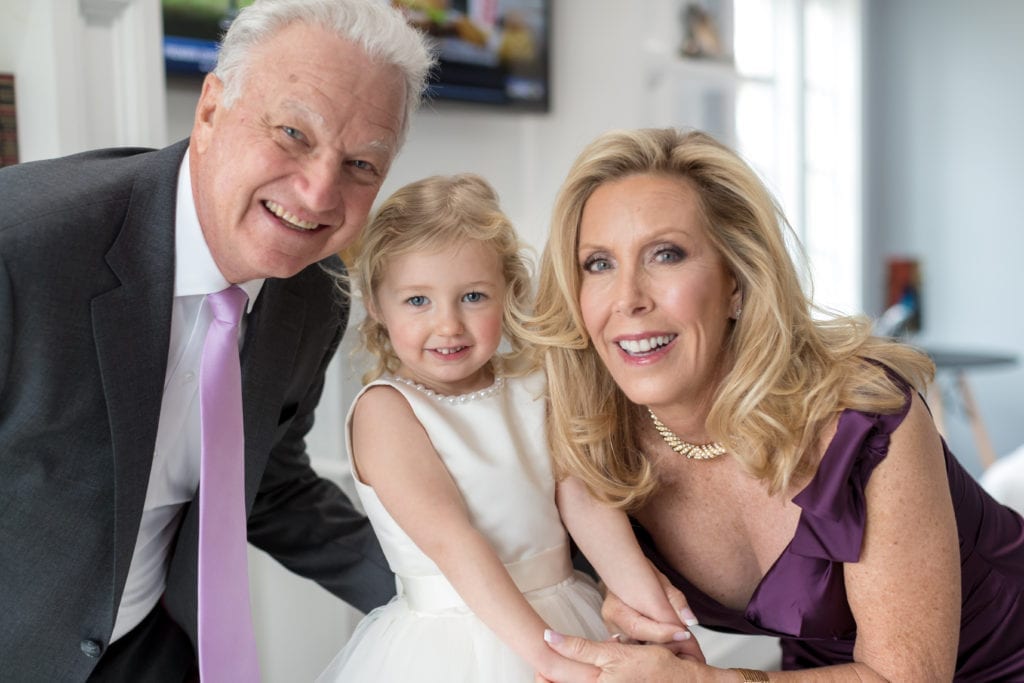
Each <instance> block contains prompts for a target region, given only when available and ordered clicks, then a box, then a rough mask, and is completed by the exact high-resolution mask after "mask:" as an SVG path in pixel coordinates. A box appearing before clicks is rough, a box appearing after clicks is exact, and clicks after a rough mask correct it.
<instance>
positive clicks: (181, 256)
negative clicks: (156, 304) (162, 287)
mask: <svg viewBox="0 0 1024 683" xmlns="http://www.w3.org/2000/svg"><path fill="white" fill-rule="evenodd" d="M177 196H178V199H177V207H176V208H177V210H176V212H175V219H174V296H175V297H179V296H193V295H203V296H205V295H207V294H212V293H214V292H219V291H221V290H222V289H227V288H228V287H230V286H231V283H230V282H228V281H227V280H226V279H225V278H224V276H223V275H221V272H220V270H219V269H218V268H217V264H216V263H215V262H214V260H213V255H212V254H211V253H210V247H209V246H208V245H207V244H206V238H204V237H203V229H202V228H201V227H200V226H199V215H198V214H197V213H196V203H195V198H194V196H193V195H192V177H191V175H190V172H189V160H188V150H187V149H186V150H185V157H184V158H183V159H182V160H181V167H180V169H179V170H178V195H177ZM264 281H265V280H264V279H263V278H257V279H255V280H249V281H248V282H239V283H237V284H238V286H239V287H241V288H242V289H243V290H245V293H246V294H247V295H248V296H249V301H248V303H247V304H246V313H249V312H251V311H252V307H253V305H255V303H256V297H258V296H259V295H260V292H261V291H262V290H263V283H264Z"/></svg>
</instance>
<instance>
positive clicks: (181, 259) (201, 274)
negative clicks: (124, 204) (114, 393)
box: [110, 151, 263, 642]
mask: <svg viewBox="0 0 1024 683" xmlns="http://www.w3.org/2000/svg"><path fill="white" fill-rule="evenodd" d="M174 242H175V247H174V249H175V250H174V255H175V258H174V306H173V310H172V312H171V338H170V348H169V349H168V353H167V375H166V377H165V379H164V394H163V400H162V402H161V404H160V423H159V426H158V427H157V434H156V449H155V450H154V452H153V468H152V470H151V471H150V474H149V487H148V488H147V489H146V502H145V506H144V508H143V512H142V524H141V525H140V527H139V536H138V539H137V540H136V543H135V552H134V554H133V555H132V563H131V566H130V567H129V569H128V581H127V583H126V584H125V588H124V594H123V595H122V596H121V605H120V607H119V608H118V611H117V617H116V619H115V620H114V631H113V634H112V635H111V637H110V641H111V642H113V641H115V640H117V639H118V638H120V637H121V636H122V635H124V634H125V633H127V632H128V631H130V630H132V629H133V628H135V626H137V625H138V624H139V622H141V621H142V620H143V618H145V616H146V615H147V614H149V612H150V611H151V610H152V609H153V607H154V606H155V605H156V603H157V601H158V600H159V599H160V596H161V595H163V592H164V587H165V585H166V579H167V565H168V558H169V551H170V546H171V543H172V541H173V540H174V535H175V533H176V532H177V530H178V525H179V524H180V521H181V516H182V515H181V512H182V508H183V506H184V504H185V503H188V502H189V501H191V500H192V499H193V498H195V496H196V492H197V490H198V488H199V455H200V434H199V361H200V358H201V356H202V351H203V342H204V341H205V339H206V331H207V329H208V328H209V326H210V320H211V317H212V316H211V314H210V311H209V308H208V307H207V306H206V305H205V302H204V298H205V296H206V295H207V294H211V293H213V292H219V291H220V290H222V289H225V288H227V287H228V286H230V284H231V283H229V282H228V281H227V280H225V279H224V276H223V275H221V273H220V271H219V270H218V269H217V265H216V264H215V263H214V260H213V256H212V255H211V254H210V249H209V247H207V245H206V240H205V239H204V238H203V232H202V229H201V228H200V226H199V217H198V216H197V215H196V209H195V202H194V200H193V196H192V182H191V179H190V177H189V156H188V152H187V151H186V152H185V158H184V159H183V160H182V162H181V168H180V169H179V171H178V193H177V207H176V214H175V225H174ZM239 286H240V287H241V288H242V289H244V290H245V293H246V294H248V295H249V302H248V307H247V309H246V312H247V313H248V312H249V311H251V310H252V306H253V304H254V303H255V301H256V297H258V296H259V293H260V290H261V289H262V288H263V280H262V279H260V280H252V281H250V282H245V283H240V284H239ZM244 326H245V317H244V316H243V319H242V324H241V325H240V326H239V340H240V341H241V339H242V338H244V329H245V327H244Z"/></svg>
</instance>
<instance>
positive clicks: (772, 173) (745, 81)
mask: <svg viewBox="0 0 1024 683" xmlns="http://www.w3.org/2000/svg"><path fill="white" fill-rule="evenodd" d="M861 12H862V9H861V0H734V6H733V21H734V34H733V41H734V49H735V57H736V69H737V71H738V73H739V80H738V86H737V94H736V147H737V149H738V151H739V152H740V153H741V154H743V156H744V157H745V158H746V159H747V160H748V161H750V162H751V164H752V165H753V166H754V167H755V168H756V169H757V170H758V172H759V173H760V174H761V175H762V177H763V178H764V179H765V181H766V182H767V184H768V186H769V187H770V189H771V190H772V191H773V192H774V193H775V195H776V197H777V198H778V200H779V202H780V204H781V205H782V208H783V211H784V212H785V213H786V216H787V217H788V218H789V221H790V223H791V224H792V226H793V229H794V231H795V232H796V234H797V235H798V236H799V237H800V240H801V241H802V242H803V245H804V248H805V250H806V252H807V256H808V260H809V263H810V268H811V272H810V275H811V277H812V279H813V283H814V292H813V294H814V299H815V301H816V302H817V303H818V304H820V305H822V306H824V307H827V308H830V309H834V310H837V311H840V312H843V313H859V312H861V311H862V310H863V286H862V275H861V273H862V267H861V258H862V256H861V253H862V247H861V244H862V239H861V233H862V215H861V164H862V162H861V140H862V133H861V130H862V126H861V33H862V25H863V19H862V15H861ZM769 27H770V28H769Z"/></svg>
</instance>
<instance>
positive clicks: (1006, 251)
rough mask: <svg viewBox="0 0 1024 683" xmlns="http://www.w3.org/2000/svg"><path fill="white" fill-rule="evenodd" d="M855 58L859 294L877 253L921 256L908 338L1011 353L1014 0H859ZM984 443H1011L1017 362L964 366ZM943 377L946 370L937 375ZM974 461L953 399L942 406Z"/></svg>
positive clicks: (1016, 268) (1023, 146)
mask: <svg viewBox="0 0 1024 683" xmlns="http://www.w3.org/2000/svg"><path fill="white" fill-rule="evenodd" d="M868 31H869V33H868V42H867V45H866V53H867V55H868V65H867V69H866V78H867V87H866V92H867V94H868V100H869V101H868V104H867V116H868V121H867V135H866V140H867V143H866V144H867V150H866V169H867V178H866V182H865V187H866V188H867V191H868V206H867V210H866V212H865V216H866V219H867V224H868V225H869V230H870V234H869V242H868V245H867V248H866V250H865V253H866V255H867V262H866V263H865V270H866V275H865V282H869V283H871V282H874V283H879V284H878V286H877V287H876V288H875V289H874V290H872V291H869V292H868V293H867V295H868V297H869V298H868V299H867V300H868V301H869V302H871V303H873V304H874V305H873V306H869V310H872V308H873V309H874V310H876V311H877V310H878V308H879V307H880V305H881V297H882V285H881V283H882V282H884V279H883V278H884V274H883V272H882V270H881V268H880V264H882V263H883V261H884V257H885V256H886V255H888V254H909V255H914V256H917V257H918V258H919V259H920V260H921V263H922V266H923V291H924V330H923V334H922V335H921V337H920V341H921V342H922V343H930V344H934V345H936V346H940V345H941V346H951V347H962V348H979V349H990V350H996V351H1006V352H1010V353H1015V354H1017V355H1018V357H1020V358H1021V359H1022V361H1024V317H1022V315H1021V311H1022V307H1021V304H1020V297H1021V294H1022V293H1024V274H1022V273H1024V269H1022V268H1021V260H1022V258H1024V214H1022V212H1021V208H1020V207H1021V196H1022V191H1021V185H1022V182H1024V127H1022V126H1021V121H1022V120H1024V89H1022V88H1021V83H1022V81H1021V75H1022V74H1024V41H1022V39H1021V37H1022V36H1024V3H1022V2H1020V1H1019V0H983V1H982V2H972V3H966V2H962V1H961V0H929V1H928V2H927V3H925V2H920V1H919V0H871V2H870V3H869V14H868ZM969 377H970V381H971V385H972V388H973V389H974V393H975V397H976V399H977V401H978V403H979V407H980V411H981V414H982V416H983V418H984V420H985V422H986V424H987V427H988V430H989V432H990V435H991V437H992V441H993V445H994V446H995V450H996V452H997V453H998V454H1006V453H1009V452H1010V451H1012V450H1013V449H1015V448H1016V447H1018V446H1020V445H1021V444H1022V443H1024V407H1022V406H1024V394H1022V390H1021V388H1022V387H1024V365H1020V364H1019V365H1017V366H1016V367H1008V368H1005V367H1001V368H998V369H996V368H993V369H986V370H978V371H975V372H971V373H970V375H969ZM947 380H948V378H947ZM947 424H948V432H949V441H950V445H951V447H952V448H953V451H954V452H955V453H957V455H958V457H959V458H960V460H961V461H962V462H963V463H964V464H965V465H966V466H967V467H968V468H969V469H971V470H972V471H974V472H975V473H977V472H979V471H980V464H979V462H978V459H977V454H976V449H975V446H974V441H973V439H972V437H971V434H970V432H969V430H968V427H967V423H966V420H965V419H964V417H963V413H962V411H958V412H956V413H954V414H953V415H950V416H948V418H947Z"/></svg>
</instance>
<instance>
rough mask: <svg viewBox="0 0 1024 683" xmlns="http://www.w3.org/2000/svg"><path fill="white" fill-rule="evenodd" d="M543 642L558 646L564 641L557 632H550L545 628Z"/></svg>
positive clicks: (563, 637)
mask: <svg viewBox="0 0 1024 683" xmlns="http://www.w3.org/2000/svg"><path fill="white" fill-rule="evenodd" d="M544 640H545V641H547V642H549V643H551V644H552V645H558V644H560V643H561V642H562V641H563V640H565V636H563V635H562V634H561V633H559V632H558V631H552V630H551V629H549V628H546V629H544Z"/></svg>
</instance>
